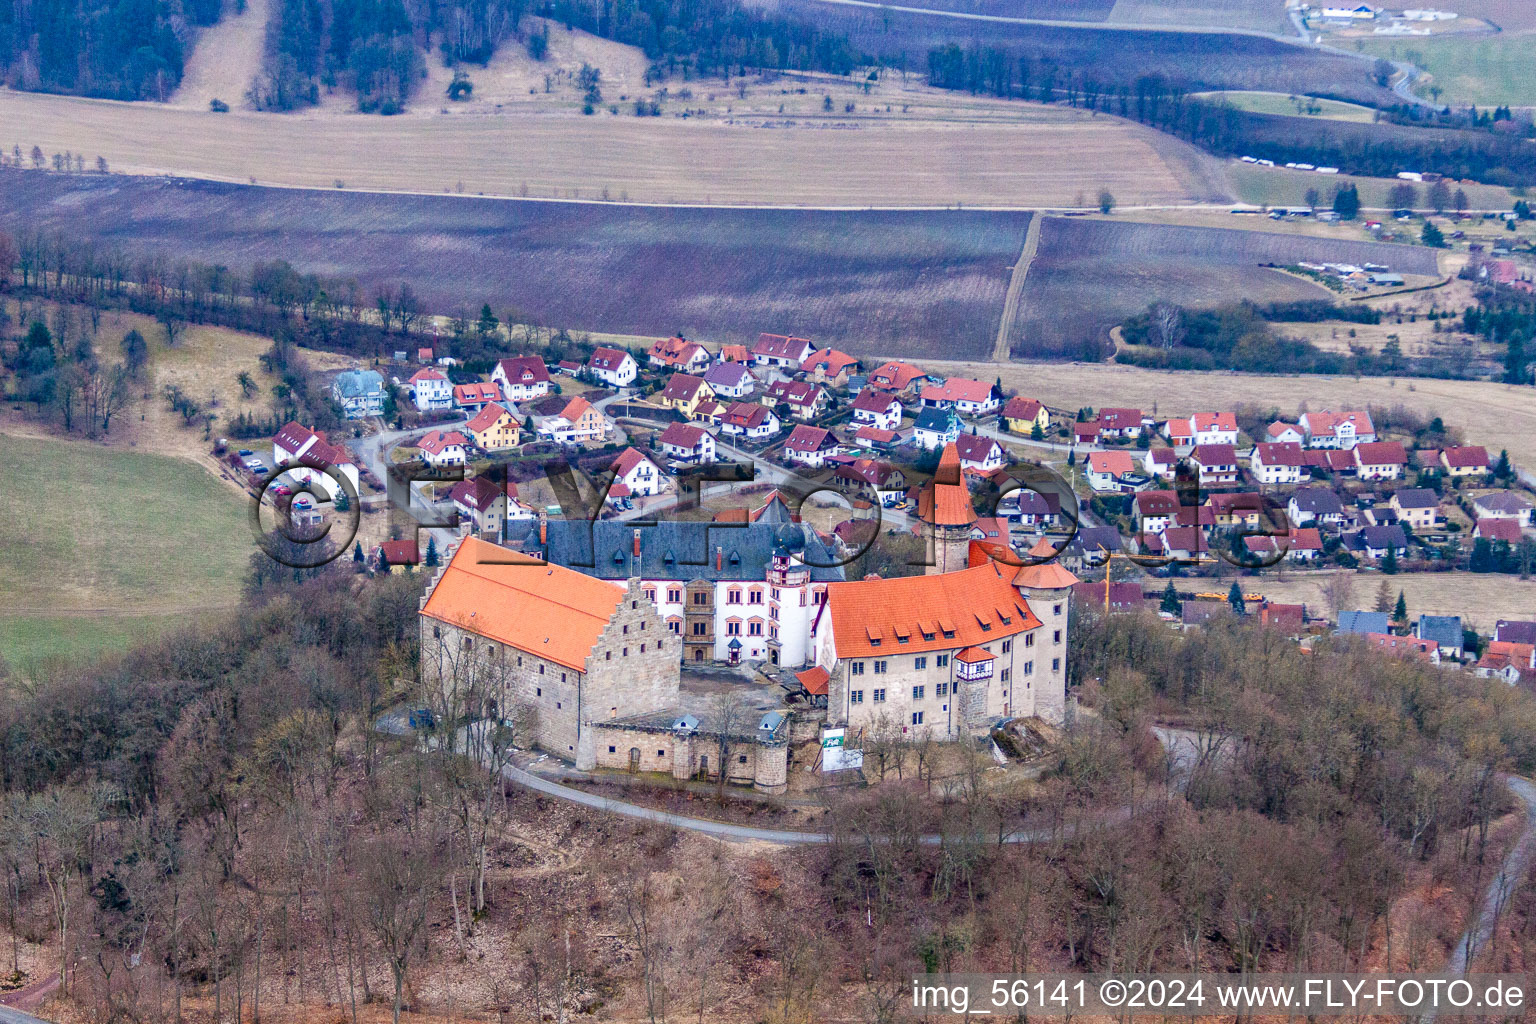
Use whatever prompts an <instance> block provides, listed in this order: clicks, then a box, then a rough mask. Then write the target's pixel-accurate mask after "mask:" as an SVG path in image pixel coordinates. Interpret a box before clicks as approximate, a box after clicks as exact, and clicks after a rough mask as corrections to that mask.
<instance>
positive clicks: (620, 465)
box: [613, 448, 655, 476]
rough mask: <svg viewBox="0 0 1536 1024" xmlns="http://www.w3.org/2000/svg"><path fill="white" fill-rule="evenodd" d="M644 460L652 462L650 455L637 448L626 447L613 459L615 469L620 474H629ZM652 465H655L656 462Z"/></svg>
mask: <svg viewBox="0 0 1536 1024" xmlns="http://www.w3.org/2000/svg"><path fill="white" fill-rule="evenodd" d="M642 462H651V460H650V457H649V456H647V455H646V454H645V453H644V452H642V451H640V450H639V449H637V448H625V449H624V450H623V451H622V452H619V457H618V458H616V459H614V460H613V471H614V472H615V473H617V474H618V475H619V476H628V475H629V473H630V471H632V470H633V469H634V468H635V467H636V466H638V465H640V464H641V463H642ZM651 465H653V466H654V465H655V463H654V462H652V463H651Z"/></svg>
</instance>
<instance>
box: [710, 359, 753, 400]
mask: <svg viewBox="0 0 1536 1024" xmlns="http://www.w3.org/2000/svg"><path fill="white" fill-rule="evenodd" d="M704 383H706V384H708V385H709V390H710V391H712V392H714V394H715V396H716V397H718V398H736V399H741V398H746V397H747V396H748V395H750V394H751V393H752V391H753V389H754V388H756V387H757V378H756V377H753V376H752V371H750V370H748V369H747V364H746V363H744V362H741V363H735V362H732V363H716V364H715V365H714V366H711V367H710V368H709V369H708V370H707V371H705V373H704Z"/></svg>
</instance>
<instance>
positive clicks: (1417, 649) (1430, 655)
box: [1365, 633, 1440, 665]
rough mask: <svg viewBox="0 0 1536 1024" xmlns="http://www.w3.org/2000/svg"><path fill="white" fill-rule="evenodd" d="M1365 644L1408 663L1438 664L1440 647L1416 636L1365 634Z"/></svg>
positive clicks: (1431, 641) (1433, 642)
mask: <svg viewBox="0 0 1536 1024" xmlns="http://www.w3.org/2000/svg"><path fill="white" fill-rule="evenodd" d="M1365 642H1366V643H1368V644H1370V645H1371V646H1372V647H1374V648H1376V649H1377V650H1378V651H1382V652H1384V653H1386V654H1392V655H1396V656H1397V657H1399V658H1406V659H1408V660H1409V661H1423V662H1428V663H1429V664H1431V665H1438V664H1440V645H1439V644H1437V643H1435V641H1433V640H1420V639H1419V638H1418V637H1416V636H1395V635H1393V634H1391V633H1367V634H1365Z"/></svg>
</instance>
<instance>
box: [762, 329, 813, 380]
mask: <svg viewBox="0 0 1536 1024" xmlns="http://www.w3.org/2000/svg"><path fill="white" fill-rule="evenodd" d="M815 349H816V346H814V345H812V344H811V343H810V342H809V341H807V340H806V339H805V338H793V337H786V336H785V335H782V334H767V333H764V334H759V335H758V336H757V344H755V345H753V346H752V362H754V363H755V364H757V365H758V366H774V367H779V368H784V367H788V368H789V369H790V370H791V371H794V370H798V369H800V364H801V363H803V362H805V361H806V360H807V359H809V358H810V357H811V353H812V352H813V351H815Z"/></svg>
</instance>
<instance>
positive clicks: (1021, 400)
mask: <svg viewBox="0 0 1536 1024" xmlns="http://www.w3.org/2000/svg"><path fill="white" fill-rule="evenodd" d="M1002 420H1003V429H1004V430H1007V431H1009V432H1010V433H1014V434H1023V435H1025V436H1026V437H1028V436H1030V435H1032V434H1034V433H1035V428H1037V427H1038V428H1039V430H1040V433H1042V434H1044V433H1045V432H1046V431H1047V430H1050V429H1051V414H1050V413H1049V412H1048V411H1046V408H1045V406H1044V405H1043V404H1041V403H1040V402H1039V401H1038V400H1037V399H1034V398H1025V397H1024V396H1023V395H1014V396H1013V397H1012V398H1010V399H1008V401H1007V402H1006V403H1004V405H1003V412H1002Z"/></svg>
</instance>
